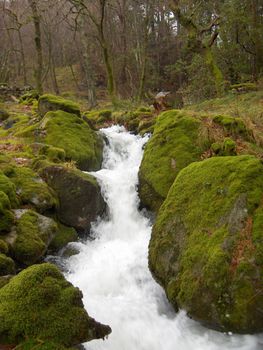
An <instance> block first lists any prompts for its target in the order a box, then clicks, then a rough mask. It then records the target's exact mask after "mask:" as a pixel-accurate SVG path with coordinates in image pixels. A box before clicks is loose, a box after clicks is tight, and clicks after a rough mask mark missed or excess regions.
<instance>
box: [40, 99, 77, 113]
mask: <svg viewBox="0 0 263 350" xmlns="http://www.w3.org/2000/svg"><path fill="white" fill-rule="evenodd" d="M58 110H61V111H64V112H68V113H73V114H75V115H77V116H78V117H80V109H79V106H78V105H77V104H76V103H75V102H73V101H70V100H66V99H65V98H63V97H60V96H56V95H51V94H45V95H42V96H40V98H39V100H38V111H39V113H40V115H41V116H42V117H44V115H45V114H46V113H47V112H50V111H58Z"/></svg>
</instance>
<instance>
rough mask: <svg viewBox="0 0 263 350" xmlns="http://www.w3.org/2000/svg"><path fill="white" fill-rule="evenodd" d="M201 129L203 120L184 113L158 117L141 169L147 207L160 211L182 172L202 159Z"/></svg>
mask: <svg viewBox="0 0 263 350" xmlns="http://www.w3.org/2000/svg"><path fill="white" fill-rule="evenodd" d="M201 130H202V123H201V121H200V120H199V119H197V118H194V117H191V116H189V115H187V114H185V112H180V111H177V110H173V111H168V112H165V113H163V114H161V115H160V116H159V118H158V119H157V122H156V124H155V128H154V133H153V136H152V138H151V139H150V141H149V142H148V143H147V145H146V148H145V152H144V156H143V160H142V164H141V166H140V171H139V182H140V184H139V195H140V198H141V201H142V203H143V204H144V205H145V206H147V207H149V208H150V209H152V210H154V211H157V210H158V209H159V207H160V205H161V204H162V202H163V200H164V199H165V198H166V196H167V193H168V191H169V188H170V187H171V185H172V183H173V181H174V179H175V178H176V176H177V174H178V173H179V171H180V170H181V169H183V168H184V167H186V166H187V165H188V164H190V163H192V162H194V161H197V160H199V159H200V156H201V154H202V153H203V151H204V149H205V146H206V139H205V138H204V137H202V136H201V135H202V133H201ZM199 135H200V136H199Z"/></svg>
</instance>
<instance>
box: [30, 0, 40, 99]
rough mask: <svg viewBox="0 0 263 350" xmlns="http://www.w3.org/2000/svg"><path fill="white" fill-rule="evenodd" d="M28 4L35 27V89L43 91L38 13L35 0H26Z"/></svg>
mask: <svg viewBox="0 0 263 350" xmlns="http://www.w3.org/2000/svg"><path fill="white" fill-rule="evenodd" d="M28 3H29V6H30V8H31V11H32V14H33V22H34V28H35V46H36V51H37V68H36V70H35V79H36V85H37V91H38V93H39V94H42V93H43V85H42V76H43V54H42V41H41V28H40V15H39V12H38V8H37V0H28Z"/></svg>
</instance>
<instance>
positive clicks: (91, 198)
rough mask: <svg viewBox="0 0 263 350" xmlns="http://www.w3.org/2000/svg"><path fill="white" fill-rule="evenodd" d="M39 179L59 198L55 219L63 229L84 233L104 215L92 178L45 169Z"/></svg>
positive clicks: (61, 167) (95, 184) (75, 172)
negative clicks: (93, 222) (41, 178)
mask: <svg viewBox="0 0 263 350" xmlns="http://www.w3.org/2000/svg"><path fill="white" fill-rule="evenodd" d="M42 176H43V178H44V179H45V180H46V182H47V183H48V184H49V186H51V187H52V188H53V189H54V190H55V192H56V193H57V195H58V198H59V206H58V209H57V213H58V218H59V220H60V221H61V222H62V223H64V224H65V225H68V226H72V227H74V228H75V229H77V230H79V231H87V230H89V229H90V224H91V222H92V221H94V220H95V219H96V218H97V216H99V215H102V214H103V213H104V211H105V207H106V204H105V202H104V200H103V198H102V195H101V192H100V187H99V185H98V183H97V181H96V179H95V178H94V177H93V176H91V175H88V174H84V173H83V172H81V171H80V170H76V169H75V170H73V169H67V168H65V167H63V166H48V167H46V168H44V169H43V170H42Z"/></svg>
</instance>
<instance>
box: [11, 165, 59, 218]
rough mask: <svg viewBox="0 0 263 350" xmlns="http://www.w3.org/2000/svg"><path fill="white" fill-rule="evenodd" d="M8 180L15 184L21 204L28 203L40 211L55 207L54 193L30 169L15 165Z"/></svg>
mask: <svg viewBox="0 0 263 350" xmlns="http://www.w3.org/2000/svg"><path fill="white" fill-rule="evenodd" d="M10 180H11V181H12V182H13V183H14V184H15V186H16V193H17V196H18V198H19V199H20V202H21V204H23V205H29V206H31V207H33V208H35V209H36V210H37V211H39V212H40V213H44V212H45V211H47V210H49V209H52V208H55V207H56V205H57V198H56V194H55V193H54V191H53V190H52V189H51V188H49V187H48V185H47V184H46V183H45V182H44V181H43V180H42V179H41V178H40V177H39V175H38V174H37V173H35V172H34V171H33V170H32V169H30V168H27V167H16V168H15V171H14V172H13V174H12V175H11V176H10Z"/></svg>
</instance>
